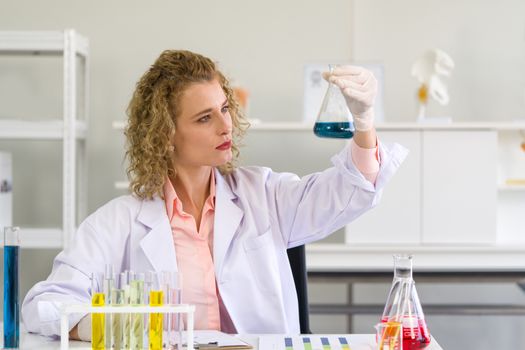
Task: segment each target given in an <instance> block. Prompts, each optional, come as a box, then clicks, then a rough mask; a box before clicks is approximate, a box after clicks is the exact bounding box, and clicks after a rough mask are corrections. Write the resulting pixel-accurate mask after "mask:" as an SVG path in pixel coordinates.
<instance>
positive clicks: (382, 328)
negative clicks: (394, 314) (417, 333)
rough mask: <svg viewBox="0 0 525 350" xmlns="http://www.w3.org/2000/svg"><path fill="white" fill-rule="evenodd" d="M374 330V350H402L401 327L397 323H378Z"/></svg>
mask: <svg viewBox="0 0 525 350" xmlns="http://www.w3.org/2000/svg"><path fill="white" fill-rule="evenodd" d="M374 328H375V329H376V343H377V347H376V348H375V349H376V350H402V349H403V325H402V324H401V323H399V322H385V323H378V324H376V325H375V327H374Z"/></svg>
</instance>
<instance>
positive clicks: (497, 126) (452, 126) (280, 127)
mask: <svg viewBox="0 0 525 350" xmlns="http://www.w3.org/2000/svg"><path fill="white" fill-rule="evenodd" d="M248 121H249V122H250V124H251V126H250V129H249V130H250V131H251V130H253V131H312V129H313V125H314V123H313V122H307V123H303V122H261V121H260V120H258V119H249V120H248ZM112 126H113V128H114V129H118V130H122V129H124V127H125V126H126V121H123V120H118V121H114V122H113V123H112ZM375 127H376V129H377V130H378V131H381V130H469V131H470V130H497V131H503V130H508V131H513V130H525V121H523V122H521V121H520V122H506V123H495V122H472V123H377V124H376V125H375Z"/></svg>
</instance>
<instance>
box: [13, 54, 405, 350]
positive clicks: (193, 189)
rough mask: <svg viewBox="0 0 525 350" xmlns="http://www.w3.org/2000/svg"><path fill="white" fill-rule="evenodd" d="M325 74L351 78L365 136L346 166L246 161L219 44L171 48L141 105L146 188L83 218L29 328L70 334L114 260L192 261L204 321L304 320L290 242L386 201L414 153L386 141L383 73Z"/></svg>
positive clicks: (258, 323)
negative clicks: (64, 322)
mask: <svg viewBox="0 0 525 350" xmlns="http://www.w3.org/2000/svg"><path fill="white" fill-rule="evenodd" d="M325 78H326V79H329V80H330V81H332V82H334V83H335V84H337V85H338V86H339V87H340V88H341V89H342V91H343V93H344V95H345V98H346V101H347V103H348V106H349V108H350V110H351V112H352V114H353V116H354V123H355V127H356V132H355V136H354V138H353V141H351V142H350V143H349V145H348V146H347V147H345V148H344V149H343V150H342V151H341V152H340V153H339V154H338V155H336V156H334V157H333V158H332V162H333V164H334V166H333V167H332V168H329V169H327V170H325V171H323V172H320V173H315V174H311V175H308V176H305V177H303V178H299V177H298V176H296V175H294V174H289V173H275V172H273V171H272V170H271V169H268V168H262V167H235V160H236V159H237V156H238V154H239V152H238V148H237V147H238V142H239V139H240V137H241V136H242V134H243V133H244V131H245V129H246V127H247V123H246V121H245V120H244V119H243V117H242V116H241V114H240V113H239V109H238V105H237V103H236V101H235V99H234V97H233V93H232V89H231V87H230V85H229V82H228V80H227V79H226V78H225V77H224V76H223V74H222V73H221V72H220V71H219V70H218V69H217V67H216V66H215V64H214V63H213V62H212V61H211V60H210V59H208V58H206V57H203V56H201V55H198V54H195V53H192V52H188V51H165V52H163V53H162V54H161V56H160V57H159V58H158V59H157V60H156V62H155V63H154V64H153V66H151V68H150V69H149V70H148V71H147V72H146V73H145V74H144V75H143V76H142V78H141V79H140V81H139V82H138V84H137V86H136V90H135V93H134V95H133V98H132V100H131V103H130V105H129V108H128V115H129V121H128V127H127V129H126V132H125V134H126V137H127V141H128V145H127V156H128V158H129V162H130V166H129V169H128V175H129V177H130V179H131V184H130V186H131V190H132V195H129V196H123V197H119V198H116V199H114V200H112V201H110V202H109V203H107V204H106V205H104V206H102V207H101V208H99V209H98V210H97V211H96V212H95V213H93V214H92V215H91V216H89V217H88V218H87V219H86V220H85V221H84V222H83V223H82V224H81V225H80V227H79V228H78V232H77V234H76V235H75V238H74V240H73V241H72V242H71V244H70V246H69V247H68V248H67V249H65V250H64V251H63V252H61V253H60V254H59V255H58V256H57V257H56V259H55V261H54V265H53V270H52V272H51V275H50V276H49V277H48V279H47V280H46V281H43V282H39V283H38V284H36V285H35V286H34V287H33V288H32V289H31V290H30V291H29V293H28V294H27V296H26V298H25V300H24V304H23V307H22V314H23V319H24V323H25V326H26V328H27V330H29V331H31V332H39V333H42V334H44V335H58V334H59V309H58V304H59V303H62V302H84V303H88V302H89V301H90V290H89V289H90V280H89V276H90V274H91V273H92V272H99V273H101V272H103V270H104V266H105V264H108V263H110V264H112V265H113V266H114V267H116V269H117V270H119V271H124V270H126V269H130V270H133V271H136V272H145V271H149V270H154V271H158V272H160V271H173V270H177V271H180V272H181V273H182V276H183V288H184V289H183V293H182V295H183V302H185V303H191V304H195V305H196V314H195V320H196V324H195V327H196V329H218V330H223V331H226V332H237V333H299V319H298V306H297V296H296V292H295V288H294V282H293V277H292V273H291V269H290V266H289V263H288V259H287V255H286V249H288V248H291V247H295V246H298V245H302V244H305V243H309V242H312V241H315V240H319V239H322V238H324V237H326V236H327V235H329V234H330V233H332V232H334V231H335V230H337V229H339V228H340V227H342V226H344V225H346V224H347V223H349V222H350V221H352V220H353V219H355V218H356V217H357V216H359V215H361V214H362V213H363V212H365V211H366V210H368V209H370V208H371V207H373V206H374V205H375V204H376V203H377V202H378V200H379V197H380V193H381V189H382V187H383V186H384V185H385V184H386V182H387V181H388V180H389V179H390V177H391V176H392V175H393V174H394V173H395V171H396V169H397V168H398V166H399V164H400V163H401V162H402V160H403V159H404V157H405V155H406V150H405V149H404V148H402V147H401V146H398V145H394V146H393V147H392V148H391V149H390V150H388V149H387V148H386V147H383V146H382V145H377V140H376V134H375V129H374V128H373V116H374V113H373V100H374V97H375V93H376V81H375V78H374V77H373V75H372V74H370V73H369V72H368V71H366V70H364V69H362V68H358V67H351V66H347V67H342V68H338V69H336V70H335V71H334V72H333V73H332V74H331V75H326V76H325ZM379 160H380V161H379ZM356 163H357V165H358V166H359V169H360V170H358V168H357V167H356V165H355V164H356ZM119 271H117V272H119ZM83 316H84V315H72V316H71V317H70V320H69V322H70V323H69V326H70V329H71V332H70V335H71V336H72V337H73V338H77V337H80V338H81V339H85V340H88V339H89V337H90V331H89V319H90V317H85V318H83ZM81 319H82V321H80V320H81ZM79 321H80V323H79ZM78 323H79V325H78V327H77V324H78Z"/></svg>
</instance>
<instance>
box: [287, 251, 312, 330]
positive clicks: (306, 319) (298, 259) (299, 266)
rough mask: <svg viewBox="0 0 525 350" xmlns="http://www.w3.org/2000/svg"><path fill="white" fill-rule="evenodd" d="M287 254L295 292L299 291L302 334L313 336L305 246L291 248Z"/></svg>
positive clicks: (298, 299)
mask: <svg viewBox="0 0 525 350" xmlns="http://www.w3.org/2000/svg"><path fill="white" fill-rule="evenodd" d="M287 253H288V260H289V261H290V267H291V268H292V274H293V280H294V283H295V290H296V291H297V301H298V302H299V323H300V326H301V334H311V333H312V332H311V331H310V310H309V307H308V276H307V273H306V257H305V253H304V245H301V246H298V247H295V248H290V249H288V250H287Z"/></svg>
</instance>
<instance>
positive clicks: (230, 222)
mask: <svg viewBox="0 0 525 350" xmlns="http://www.w3.org/2000/svg"><path fill="white" fill-rule="evenodd" d="M215 179H216V180H215V181H216V193H215V222H214V233H213V235H214V238H213V260H214V263H215V276H216V277H217V280H218V281H220V280H221V273H222V270H223V265H224V260H225V258H226V254H227V253H228V249H229V247H230V245H231V243H232V240H233V238H234V236H235V233H236V232H237V229H238V228H239V224H240V222H241V220H242V217H243V215H244V213H243V211H242V210H241V209H240V208H239V207H238V206H237V204H235V200H236V199H237V196H236V195H235V194H234V193H233V192H232V190H231V188H230V186H229V185H228V183H227V182H226V181H225V179H224V178H223V177H222V175H221V174H220V173H219V171H218V170H217V169H216V170H215Z"/></svg>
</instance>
